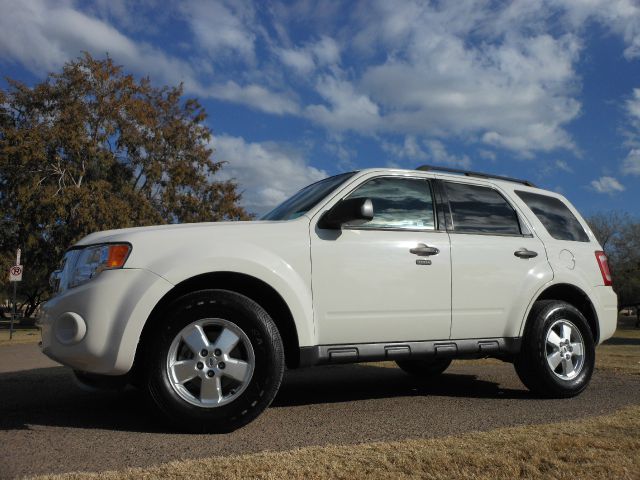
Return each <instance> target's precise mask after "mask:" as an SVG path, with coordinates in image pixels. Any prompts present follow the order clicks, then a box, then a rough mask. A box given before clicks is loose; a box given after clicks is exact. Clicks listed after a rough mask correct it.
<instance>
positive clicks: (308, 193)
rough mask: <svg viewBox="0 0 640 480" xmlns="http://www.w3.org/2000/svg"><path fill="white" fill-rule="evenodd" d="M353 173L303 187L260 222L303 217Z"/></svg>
mask: <svg viewBox="0 0 640 480" xmlns="http://www.w3.org/2000/svg"><path fill="white" fill-rule="evenodd" d="M354 173H355V172H349V173H342V174H340V175H336V176H334V177H329V178H325V179H324V180H320V181H319V182H316V183H312V184H311V185H308V186H306V187H304V188H303V189H302V190H300V191H299V192H298V193H296V194H295V195H294V196H293V197H291V198H289V199H288V200H285V201H284V202H282V203H281V204H280V205H278V206H277V207H276V208H274V209H273V210H271V211H270V212H269V213H267V214H266V215H264V216H263V217H262V218H261V219H260V220H292V219H294V218H298V217H299V216H301V215H304V214H305V213H307V212H308V211H309V210H311V209H312V208H313V207H315V206H316V205H317V203H318V202H319V201H320V200H322V199H323V198H324V197H326V196H327V195H329V194H330V193H331V192H332V191H333V190H335V189H336V188H337V187H338V186H339V185H340V184H342V183H344V181H345V180H347V179H348V178H351V177H352V176H353V174H354Z"/></svg>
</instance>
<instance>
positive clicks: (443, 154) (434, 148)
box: [425, 140, 471, 169]
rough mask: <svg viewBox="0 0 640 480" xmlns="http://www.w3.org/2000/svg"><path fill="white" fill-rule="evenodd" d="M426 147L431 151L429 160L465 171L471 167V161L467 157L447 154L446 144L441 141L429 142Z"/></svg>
mask: <svg viewBox="0 0 640 480" xmlns="http://www.w3.org/2000/svg"><path fill="white" fill-rule="evenodd" d="M425 145H426V146H427V148H428V150H429V158H431V159H432V160H433V161H434V162H436V163H442V164H444V165H448V166H451V167H459V168H465V169H468V168H469V167H470V166H471V159H470V158H469V157H468V156H467V155H453V154H451V153H449V152H447V149H446V148H445V146H444V144H443V143H442V142H440V141H439V140H428V141H426V142H425Z"/></svg>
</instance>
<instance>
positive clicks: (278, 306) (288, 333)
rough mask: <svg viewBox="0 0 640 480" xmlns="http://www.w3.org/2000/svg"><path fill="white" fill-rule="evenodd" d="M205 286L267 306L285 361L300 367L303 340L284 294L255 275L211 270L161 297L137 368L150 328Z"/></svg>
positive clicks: (145, 332) (144, 331) (141, 343)
mask: <svg viewBox="0 0 640 480" xmlns="http://www.w3.org/2000/svg"><path fill="white" fill-rule="evenodd" d="M203 289H221V290H229V291H233V292H236V293H239V294H241V295H244V296H246V297H248V298H250V299H251V300H253V301H254V302H256V303H257V304H259V305H260V306H261V307H262V308H264V309H265V310H266V311H267V313H269V316H270V317H271V318H272V319H273V321H274V323H275V324H276V326H277V327H278V331H279V332H280V336H281V337H282V343H283V347H284V352H285V361H286V365H287V367H288V368H296V367H297V366H298V365H299V363H300V344H299V338H298V330H297V327H296V324H295V321H294V318H293V314H292V313H291V309H290V308H289V306H288V305H287V303H286V302H285V300H284V299H283V297H282V295H280V293H278V291H276V289H274V288H273V287H272V286H271V285H269V284H267V283H266V282H265V281H263V280H260V279H258V278H256V277H253V276H251V275H247V274H244V273H238V272H227V271H223V272H210V273H203V274H199V275H196V276H193V277H190V278H188V279H185V280H183V281H182V282H180V283H178V284H177V285H175V286H174V287H173V288H172V289H171V290H170V291H169V292H167V293H166V294H165V295H164V296H163V297H162V298H161V299H160V301H159V302H158V303H157V304H156V305H155V307H154V308H153V310H152V311H151V313H150V314H149V317H148V318H147V320H146V322H145V324H144V326H143V328H142V332H141V334H140V339H139V341H138V346H137V348H136V354H135V359H134V371H137V369H136V368H135V367H136V366H137V365H139V364H140V362H139V360H140V359H141V358H142V357H143V355H144V348H145V347H146V342H147V339H148V338H149V334H150V332H152V331H153V327H154V325H155V324H156V323H157V321H158V319H159V318H160V316H161V314H162V312H163V311H164V310H165V309H166V307H168V306H169V305H170V304H171V303H172V302H173V301H174V300H176V299H177V298H179V297H181V296H182V295H185V294H187V293H190V292H195V291H197V290H203Z"/></svg>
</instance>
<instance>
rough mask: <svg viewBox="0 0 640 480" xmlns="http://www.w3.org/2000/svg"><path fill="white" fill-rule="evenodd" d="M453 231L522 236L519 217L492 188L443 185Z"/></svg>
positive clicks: (463, 184) (461, 184) (457, 184)
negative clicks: (451, 218)
mask: <svg viewBox="0 0 640 480" xmlns="http://www.w3.org/2000/svg"><path fill="white" fill-rule="evenodd" d="M445 185H446V190H447V197H449V205H450V206H451V215H452V217H453V231H454V232H461V233H492V234H497V235H522V232H521V230H520V222H519V221H518V214H517V213H516V211H515V210H514V209H513V207H512V206H511V205H509V203H508V202H507V201H506V200H505V199H504V197H503V196H502V195H500V194H499V193H498V192H497V191H496V190H494V189H493V188H488V187H482V186H479V185H469V184H465V183H454V182H445Z"/></svg>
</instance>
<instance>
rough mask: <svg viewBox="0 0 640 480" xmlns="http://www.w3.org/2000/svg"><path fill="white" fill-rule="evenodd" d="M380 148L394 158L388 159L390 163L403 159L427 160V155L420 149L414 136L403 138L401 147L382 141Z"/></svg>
mask: <svg viewBox="0 0 640 480" xmlns="http://www.w3.org/2000/svg"><path fill="white" fill-rule="evenodd" d="M381 146H382V149H383V150H384V151H385V152H387V153H390V154H391V155H392V156H393V157H394V158H392V159H390V161H392V162H395V161H397V160H398V159H403V158H407V159H409V160H425V159H426V158H427V153H426V152H425V151H424V150H423V149H422V148H421V147H420V145H419V144H418V141H417V140H416V137H415V136H414V135H407V136H405V137H404V142H403V143H402V144H401V145H398V144H395V143H391V142H386V141H383V142H382V144H381Z"/></svg>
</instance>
